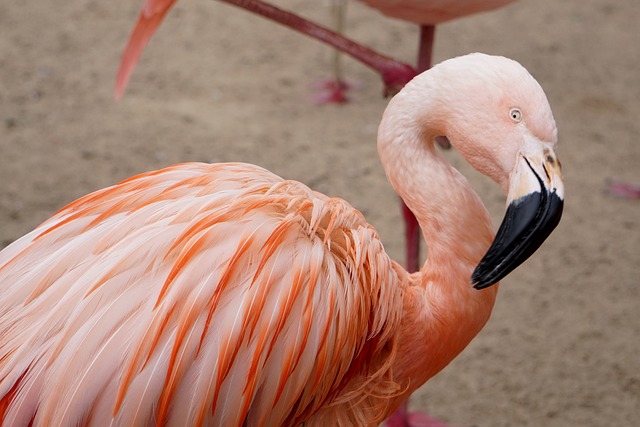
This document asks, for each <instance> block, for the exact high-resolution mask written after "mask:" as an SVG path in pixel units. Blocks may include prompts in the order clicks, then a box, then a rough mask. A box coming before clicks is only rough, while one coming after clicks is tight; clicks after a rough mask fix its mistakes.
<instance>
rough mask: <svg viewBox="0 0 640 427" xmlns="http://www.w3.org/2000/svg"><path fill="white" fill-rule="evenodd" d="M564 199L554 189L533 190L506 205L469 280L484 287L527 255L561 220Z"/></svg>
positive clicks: (473, 284) (534, 249) (492, 283)
mask: <svg viewBox="0 0 640 427" xmlns="http://www.w3.org/2000/svg"><path fill="white" fill-rule="evenodd" d="M563 204H564V203H563V200H562V199H561V198H560V197H559V196H558V195H557V194H556V193H555V192H551V193H532V194H530V195H528V196H526V197H525V198H523V199H522V200H520V201H519V202H517V203H514V204H512V205H510V206H509V208H508V209H507V213H506V215H505V220H504V221H503V223H502V225H501V226H500V229H499V230H498V233H497V235H496V239H495V241H494V242H493V244H492V245H491V247H490V248H489V250H488V251H487V253H486V255H485V256H484V258H483V259H482V260H481V261H480V263H479V264H478V266H477V267H476V269H475V270H474V272H473V274H472V275H471V284H472V286H473V287H474V288H475V289H485V288H488V287H490V286H492V285H494V284H496V283H498V282H499V281H500V280H501V279H502V278H504V277H505V276H506V275H507V274H509V273H510V272H511V271H513V270H514V269H515V268H516V267H518V266H519V265H520V264H522V263H523V262H524V261H525V260H526V259H527V258H529V257H530V256H531V255H532V254H533V253H534V252H535V251H536V250H537V249H538V248H539V247H540V245H542V243H543V242H544V241H545V240H546V238H547V237H549V235H550V234H551V232H552V231H553V230H554V228H555V227H556V226H557V225H558V223H559V222H560V217H561V216H562V208H563Z"/></svg>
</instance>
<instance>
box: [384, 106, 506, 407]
mask: <svg viewBox="0 0 640 427" xmlns="http://www.w3.org/2000/svg"><path fill="white" fill-rule="evenodd" d="M396 98H397V97H396ZM393 101H396V102H398V101H397V100H396V99H395V98H394V100H393ZM393 101H392V102H393ZM391 105H392V104H390V106H391ZM405 107H406V106H405ZM390 108H392V110H391V112H390V111H389V110H388V111H387V112H386V113H385V118H383V121H382V124H381V127H380V130H379V133H378V141H379V142H378V151H379V154H380V157H381V159H382V163H383V165H384V167H385V170H386V172H387V178H388V179H389V181H390V182H391V184H392V186H393V187H394V189H395V190H396V192H397V193H398V194H399V195H400V197H402V199H403V200H404V202H405V203H406V204H407V206H408V207H409V209H411V211H412V212H413V213H414V214H415V216H416V218H417V220H418V222H419V224H420V227H421V229H422V230H423V236H424V238H425V241H426V243H427V260H426V262H425V264H424V266H423V267H422V269H421V270H420V272H418V273H415V274H412V275H408V273H406V272H401V274H403V275H405V277H407V283H408V284H407V286H406V287H405V289H404V306H403V320H402V327H401V329H400V331H399V337H398V343H399V344H398V352H397V356H396V361H395V363H394V377H395V378H396V380H397V381H399V382H400V384H401V386H403V387H405V390H406V392H405V393H404V394H403V395H402V396H400V397H406V396H408V394H410V393H411V392H412V391H413V390H415V389H416V388H417V387H418V386H420V385H421V384H423V383H424V382H425V381H427V380H428V379H429V378H430V377H432V376H433V375H435V374H436V373H437V372H439V371H440V370H441V369H442V368H444V367H445V366H446V365H447V364H448V363H449V362H450V361H451V360H453V358H454V357H456V356H457V355H458V354H459V353H460V352H461V351H462V350H463V349H464V348H465V347H466V346H467V344H469V342H470V341H471V340H472V339H473V337H475V335H476V334H477V333H478V332H479V331H480V330H481V329H482V327H483V326H484V325H485V323H486V322H487V320H488V319H489V315H490V313H491V310H492V308H493V304H494V302H495V297H496V293H497V285H496V286H493V287H490V288H487V289H485V290H482V291H478V290H475V289H473V287H472V286H471V284H470V277H471V273H472V271H473V269H474V268H475V266H476V265H477V264H478V262H479V261H480V259H481V258H482V256H483V255H484V253H485V252H486V251H487V249H488V248H489V246H490V245H491V242H492V239H493V236H494V232H493V229H492V226H491V221H490V218H489V215H488V213H487V210H486V209H485V207H484V205H483V204H482V202H481V201H480V199H479V197H478V195H477V194H476V193H475V192H474V191H473V190H472V188H471V186H470V185H469V183H468V181H467V180H466V179H465V178H464V177H463V176H462V175H461V174H460V173H459V172H458V171H457V170H456V169H454V168H453V167H452V166H451V165H450V164H449V163H448V162H447V161H446V160H445V159H444V158H443V157H442V156H441V155H440V154H439V153H438V152H437V151H436V149H435V147H434V145H433V139H434V138H435V137H436V136H437V135H442V133H440V132H438V130H437V129H436V128H433V129H432V128H429V127H426V128H425V124H424V123H417V122H416V121H414V120H413V119H412V118H411V116H410V115H407V116H405V117H404V118H402V117H398V116H394V113H393V112H394V111H407V109H406V108H401V109H398V110H394V109H393V108H394V107H393V106H391V107H390ZM409 111H411V110H409ZM389 116H393V119H392V120H391V121H389V123H392V122H395V124H394V125H393V126H387V121H386V118H387V117H389ZM420 117H431V115H429V114H428V113H426V115H425V112H422V113H421V114H420ZM398 122H400V125H398ZM451 142H452V144H455V142H454V140H452V141H451ZM416 343H420V345H416ZM399 402H400V399H399V400H398V404H399Z"/></svg>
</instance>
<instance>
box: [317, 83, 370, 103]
mask: <svg viewBox="0 0 640 427" xmlns="http://www.w3.org/2000/svg"><path fill="white" fill-rule="evenodd" d="M359 87H360V85H359V84H355V83H347V82H345V81H342V80H339V79H338V80H318V81H316V82H314V83H313V88H314V89H315V93H314V94H313V96H312V97H311V101H312V102H313V103H314V104H345V103H347V102H349V97H348V96H347V92H348V91H349V90H350V89H357V88H359Z"/></svg>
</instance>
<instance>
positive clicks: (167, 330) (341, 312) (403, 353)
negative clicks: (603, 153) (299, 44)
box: [0, 54, 564, 426]
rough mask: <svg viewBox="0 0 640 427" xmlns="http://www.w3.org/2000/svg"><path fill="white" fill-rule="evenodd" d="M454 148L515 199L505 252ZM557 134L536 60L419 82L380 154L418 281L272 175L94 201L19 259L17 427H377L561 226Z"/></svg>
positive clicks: (237, 176) (5, 350) (185, 177)
mask: <svg viewBox="0 0 640 427" xmlns="http://www.w3.org/2000/svg"><path fill="white" fill-rule="evenodd" d="M489 88H491V89H492V90H489ZM443 135H444V136H446V137H447V138H448V139H449V141H451V144H452V145H453V146H454V147H456V149H457V150H458V151H459V152H460V153H461V154H462V155H463V156H464V157H465V158H466V159H467V160H468V161H469V162H470V164H471V165H473V166H474V167H475V168H476V169H478V170H479V171H481V172H482V173H484V174H486V175H488V176H489V177H491V178H492V179H493V180H494V181H495V182H497V183H498V184H499V185H500V186H501V187H502V189H503V190H504V191H505V192H506V193H507V211H506V214H505V220H504V222H503V224H502V225H501V226H500V229H499V230H498V232H497V235H495V238H494V233H493V231H492V227H491V221H490V218H489V215H488V213H487V211H486V209H485V207H484V206H483V204H482V202H481V201H480V199H479V197H478V196H477V194H475V193H474V191H473V190H472V188H471V186H470V185H469V183H468V182H467V181H466V180H465V179H464V178H463V177H462V175H461V174H460V173H459V172H457V171H456V170H455V169H454V168H453V167H452V166H451V165H449V164H448V162H447V161H446V160H445V159H444V158H443V157H442V156H441V155H440V154H439V153H438V152H437V151H436V150H435V148H434V139H435V138H436V137H439V136H443ZM556 140H557V131H556V127H555V122H554V119H553V115H552V113H551V109H550V107H549V104H548V102H547V99H546V96H545V94H544V92H543V91H542V89H541V88H540V86H539V85H538V83H537V82H536V81H535V80H534V79H533V77H531V76H530V75H529V73H528V72H527V71H526V70H525V69H524V68H523V67H522V66H520V65H519V64H518V63H517V62H515V61H512V60H509V59H506V58H502V57H493V56H487V55H482V54H472V55H467V56H463V57H459V58H454V59H451V60H448V61H445V62H443V63H441V64H440V65H437V66H435V67H434V68H432V69H431V70H429V71H427V72H425V73H423V74H421V75H419V76H418V77H416V78H415V79H414V80H413V81H412V82H410V83H409V84H407V85H406V87H405V88H404V89H402V91H401V92H400V93H399V94H398V95H396V96H395V97H394V98H393V99H392V100H391V101H390V103H389V106H388V108H387V109H386V111H385V112H384V114H383V117H382V121H381V124H380V127H379V132H378V152H379V154H380V158H381V161H382V164H383V167H384V169H385V172H386V174H387V177H388V179H389V181H390V182H391V184H392V186H393V188H394V189H395V190H396V192H397V193H398V194H399V195H400V197H402V199H403V200H404V201H405V202H406V203H407V205H408V206H409V207H410V208H411V209H412V211H413V212H414V213H415V214H416V216H417V218H418V220H419V222H420V225H421V227H422V230H423V233H424V237H425V239H426V240H427V242H428V244H429V248H430V250H429V258H428V260H427V261H426V262H425V264H424V265H423V267H422V269H421V270H420V271H419V272H417V273H413V274H410V273H408V272H407V271H406V270H405V269H403V268H402V267H401V266H400V265H398V264H397V263H395V262H393V261H392V260H391V259H390V258H389V256H388V255H387V254H386V253H385V252H384V249H383V247H382V243H381V242H380V239H379V237H378V234H377V233H376V231H375V230H374V229H373V228H372V227H371V226H370V225H369V224H368V223H367V222H366V221H365V219H364V218H363V216H362V214H360V213H359V212H358V211H357V210H355V209H353V208H352V207H351V206H350V205H349V204H348V203H347V202H345V201H343V200H341V199H336V198H329V197H327V196H324V195H322V194H320V193H317V192H314V191H312V190H310V189H309V188H307V187H306V186H304V185H303V184H301V183H298V182H295V181H286V180H283V179H281V178H279V177H277V176H275V175H273V174H272V173H270V172H268V171H266V170H264V169H262V168H259V167H257V166H253V165H248V164H242V163H229V164H213V165H210V164H201V163H189V164H181V165H175V166H171V167H168V168H166V169H163V170H159V171H154V172H149V173H145V174H142V175H138V176H135V177H133V178H130V179H128V180H125V181H123V182H121V183H119V184H117V185H114V186H112V187H108V188H105V189H103V190H100V191H97V192H95V193H92V194H89V195H87V196H85V197H82V198H80V199H78V200H76V201H75V202H73V203H71V204H69V205H68V206H66V207H64V208H62V209H61V210H60V211H59V212H58V213H56V214H55V215H54V216H53V217H52V218H50V219H49V220H47V221H45V222H44V223H43V224H42V225H40V226H39V227H37V228H36V229H35V230H33V231H32V232H30V233H28V234H27V235H25V236H24V237H22V238H21V239H19V240H17V241H16V242H14V243H13V244H11V245H9V246H8V247H7V248H5V249H4V250H3V251H2V252H0V292H1V293H2V298H1V299H0V420H2V424H3V425H5V426H26V425H33V426H43V425H57V426H72V425H73V426H75V425H87V426H91V425H107V424H109V425H121V426H130V425H152V424H155V425H169V426H173V425H176V426H177V425H179V426H184V425H191V426H199V425H218V426H220V425H224V426H243V425H251V426H266V425H270V426H272V425H300V424H302V423H304V425H308V426H327V425H336V426H347V425H362V426H365V425H366V426H373V425H375V424H377V423H378V422H380V421H382V420H383V419H385V418H386V417H388V416H389V415H390V414H391V413H392V412H393V411H394V410H395V409H396V408H397V407H398V405H400V403H401V402H402V400H403V399H404V398H406V397H407V396H408V395H409V394H411V393H412V392H413V391H414V390H415V389H416V388H417V387H419V386H420V385H421V384H423V383H424V382H425V381H427V380H428V379H429V378H430V377H432V376H433V375H434V374H436V373H437V372H438V371H440V370H441V369H443V368H444V367H445V366H446V365H447V364H448V363H449V362H450V361H451V360H452V359H453V358H454V357H455V356H456V355H457V354H458V353H459V352H460V351H462V350H463V349H464V348H465V346H466V345H467V344H468V343H469V342H470V340H471V339H473V337H474V336H475V335H476V334H477V333H478V332H479V331H480V329H481V328H482V327H483V326H484V324H485V323H486V321H487V320H488V318H489V316H490V313H491V310H492V307H493V304H494V301H495V298H496V293H497V290H498V286H497V285H495V284H496V283H497V282H498V281H499V280H500V279H502V278H503V277H504V276H505V275H507V274H508V273H509V272H510V271H512V270H513V269H514V268H516V267H517V266H518V265H519V264H521V263H522V262H523V261H524V260H525V259H526V258H527V257H529V256H530V255H531V254H532V253H533V252H534V251H535V250H536V249H537V248H538V247H539V246H540V245H541V244H542V242H543V241H544V240H545V239H546V237H547V236H548V235H549V234H550V233H551V232H552V230H553V229H554V227H555V226H556V225H557V223H558V221H559V219H560V215H561V212H562V205H563V198H564V195H563V193H564V190H563V184H562V176H561V171H560V163H559V161H558V160H557V158H556V156H555V154H554V148H555V145H556ZM492 285H495V286H492Z"/></svg>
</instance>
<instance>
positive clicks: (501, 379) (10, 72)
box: [0, 0, 640, 426]
mask: <svg viewBox="0 0 640 427" xmlns="http://www.w3.org/2000/svg"><path fill="white" fill-rule="evenodd" d="M140 4H141V2H140V1H138V0H114V1H109V2H105V1H97V0H75V1H66V2H42V1H35V0H25V1H21V2H12V1H8V0H2V1H0V246H5V245H6V244H8V243H10V242H11V241H13V240H14V239H16V238H18V237H20V236H21V235H22V234H24V233H26V232H27V231H29V230H30V229H32V228H33V227H34V226H36V225H37V224H38V223H39V222H41V221H42V220H44V219H46V218H47V217H49V216H50V215H51V214H52V213H53V212H54V211H55V210H57V209H58V208H60V207H62V206H63V205H64V204H66V203H68V202H70V201H72V200H73V199H75V198H77V197H79V196H81V195H83V194H86V193H88V192H90V191H92V190H95V189H98V188H101V187H104V186H107V185H109V184H112V183H115V182H117V181H119V180H121V179H124V178H126V177H128V176H130V175H133V174H135V173H138V172H142V171H146V170H151V169H156V168H160V167H163V166H166V165H169V164H173V163H178V162H183V161H208V162H213V161H246V162H252V163H257V164H260V165H262V166H265V167H267V168H269V169H270V170H272V171H274V172H275V173H277V174H279V175H281V176H284V177H287V178H293V179H298V180H301V181H303V182H305V183H306V184H308V185H310V186H313V187H314V188H316V189H318V190H320V191H323V192H325V193H327V194H330V195H333V196H341V197H344V198H346V199H347V200H349V201H350V202H351V203H352V204H353V205H354V206H356V207H357V208H359V209H360V210H362V211H363V212H364V214H365V215H366V216H367V218H368V219H369V220H370V222H371V223H373V224H374V225H375V226H376V227H377V228H378V230H379V231H380V233H381V235H382V238H383V240H384V242H385V245H386V247H387V250H388V251H389V252H390V254H391V255H392V256H393V257H394V258H395V259H398V260H402V257H403V246H402V242H403V238H402V225H401V222H400V220H399V212H398V209H397V208H396V203H397V201H396V197H395V195H394V193H393V192H392V190H391V188H390V187H389V185H388V184H387V182H386V180H385V178H384V175H383V173H382V169H381V167H380V165H379V162H378V159H377V155H376V148H375V132H376V128H377V123H378V120H379V117H380V115H381V112H382V111H383V109H384V107H385V105H386V100H384V99H383V98H382V97H381V89H382V87H381V83H380V81H379V79H378V77H377V76H376V75H375V74H373V73H372V72H371V71H369V70H368V69H365V68H364V67H363V66H361V65H360V64H358V63H355V62H353V61H351V60H346V61H345V72H346V74H347V77H348V79H350V80H353V81H357V82H359V84H360V85H361V88H360V89H359V90H357V91H355V92H353V93H352V102H351V103H350V104H347V105H341V106H336V105H327V106H317V105H314V104H312V103H310V102H308V99H309V96H310V93H311V89H310V82H311V81H312V80H314V79H319V78H323V77H326V76H329V75H330V72H331V69H330V63H331V57H332V53H331V50H329V49H328V48H325V47H324V46H322V45H320V44H318V43H316V42H314V41H312V40H309V39H306V38H303V37H302V36H299V35H297V34H295V33H293V32H291V31H290V30H287V29H284V28H280V27H278V26H275V25H273V24H271V23H269V22H266V21H264V20H262V19H260V18H257V17H255V16H253V15H250V14H248V13H246V12H243V11H240V10H236V9H235V8H232V7H229V6H227V5H224V4H219V3H217V2H215V1H210V0H189V1H187V0H184V1H181V2H179V4H178V5H177V6H176V8H175V9H174V10H173V11H172V13H170V15H169V16H168V19H167V21H166V22H165V24H164V25H163V27H162V28H161V30H160V32H159V34H157V36H156V37H155V38H154V40H153V41H152V43H151V44H150V45H149V46H148V49H147V51H146V52H145V55H144V56H143V59H142V62H141V64H140V65H139V67H138V69H137V70H136V72H135V73H134V76H133V81H132V83H131V85H130V87H129V90H128V91H127V93H126V94H125V96H124V98H123V99H122V100H121V101H120V102H118V103H116V102H114V100H113V87H114V75H115V71H116V67H117V64H118V61H119V57H120V54H121V51H122V49H123V47H124V44H125V41H126V39H127V37H128V34H129V31H130V29H131V27H132V25H133V23H134V20H135V18H136V16H137V13H138V8H139V6H140ZM280 4H282V5H286V7H288V8H290V9H292V10H295V11H298V12H300V13H302V14H304V15H305V16H307V17H310V18H312V19H315V20H318V21H320V22H324V23H327V24H330V23H331V19H330V13H329V8H328V2H326V1H319V2H313V1H309V0H304V1H303V0H298V1H288V2H285V1H281V2H280ZM639 23H640V6H639V5H638V3H637V1H636V0H618V1H612V0H611V1H604V0H590V1H578V0H566V1H555V0H539V1H532V0H530V1H519V2H518V3H516V4H514V5H512V6H509V7H507V8H504V9H502V10H500V11H496V12H492V13H487V14H482V15H477V16H474V17H470V18H466V19H462V20H458V21H455V22H452V23H449V24H444V25H442V26H440V27H439V28H438V30H437V34H436V38H437V40H436V47H435V60H436V62H438V61H440V60H443V59H446V58H449V57H452V56H456V55H459V54H463V53H468V52H473V51H481V52H485V53H493V54H501V55H505V56H508V57H511V58H513V59H516V60H518V61H520V62H521V63H522V64H523V65H524V66H525V67H527V68H528V69H529V71H530V72H531V73H532V74H533V75H534V76H535V77H536V78H537V79H538V81H539V82H540V83H541V85H542V86H543V87H544V89H545V91H546V93H547V95H548V97H549V100H550V103H551V105H552V108H553V110H554V114H555V118H556V121H557V123H558V127H559V130H560V147H559V149H558V152H557V153H558V155H559V156H560V159H561V161H562V163H563V166H564V174H565V184H566V204H565V214H564V217H563V220H562V222H561V224H560V226H559V228H558V229H557V230H556V232H555V233H554V234H553V235H552V236H551V238H550V239H549V240H548V241H547V242H546V243H545V244H544V245H543V247H542V248H541V249H540V250H539V251H538V253H536V254H535V255H534V256H533V257H532V258H531V259H530V260H529V261H528V262H527V263H525V265H523V266H522V267H520V268H519V269H518V270H517V271H515V272H514V273H513V274H511V275H510V276H509V277H508V278H507V279H505V280H504V281H503V286H502V289H501V292H500V295H499V298H498V301H497V305H496V307H495V311H494V314H493V316H492V319H491V321H490V322H489V324H488V325H487V327H486V328H485V329H484V331H483V332H482V333H481V334H480V335H479V336H478V337H477V339H476V340H475V341H474V342H473V343H472V344H471V345H470V346H469V347H468V349H467V350H466V351H465V352H464V353H463V354H462V355H461V356H460V357H459V358H458V359H456V360H455V361H454V362H453V363H452V364H451V365H450V366H449V367H448V368H447V369H446V370H445V371H444V372H443V373H441V374H440V375H439V376H437V377H436V378H434V379H433V380H432V381H430V382H429V383H428V384H427V385H426V386H425V387H423V389H421V390H420V392H419V393H418V394H417V395H416V397H414V399H413V405H414V406H415V407H421V408H425V409H427V410H428V411H429V412H430V413H431V414H434V415H436V416H439V417H441V418H443V419H445V420H447V421H449V422H451V423H453V424H456V425H467V426H470V425H476V426H605V425H611V426H632V425H638V424H637V423H638V422H640V421H639V420H640V339H639V333H640V292H639V289H640V283H639V282H640V236H639V232H640V201H637V200H635V201H633V200H624V199H618V198H613V197H611V196H608V195H607V194H605V192H604V188H605V184H606V180H607V179H609V178H621V179H626V180H630V181H633V182H636V183H638V184H640V148H639V147H640V146H639V145H638V144H639V142H640V141H639V139H640V84H639V83H640V72H639V69H640V31H639V30H638V24H639ZM347 27H348V29H347V35H348V36H350V37H353V38H355V39H357V40H359V41H361V42H363V43H365V44H367V45H369V46H371V47H373V48H375V49H378V50H380V51H383V52H386V53H389V54H393V55H394V56H396V57H398V58H399V59H401V60H403V61H406V62H413V61H414V56H415V50H416V42H417V29H416V28H415V27H414V26H412V25H409V24H406V23H403V22H399V21H394V20H391V19H387V18H385V17H383V16H381V15H379V14H378V13H377V12H375V11H372V10H370V9H368V8H366V7H364V6H362V5H360V4H358V3H355V2H351V3H350V5H349V11H348V17H347ZM447 156H448V157H449V158H451V159H452V162H454V164H456V165H457V166H459V167H460V168H461V169H462V170H463V171H464V172H465V173H467V174H468V175H469V176H470V178H471V179H472V180H473V183H474V186H475V187H476V188H477V190H478V192H479V193H480V194H481V196H482V197H483V200H485V203H486V204H487V206H488V207H489V209H490V211H491V213H492V215H493V216H494V219H495V223H496V225H497V224H498V222H499V220H500V218H501V215H502V213H503V209H504V196H503V195H502V194H501V192H500V190H499V189H498V188H497V187H496V186H495V185H493V184H492V183H490V182H488V181H487V180H486V179H485V178H484V177H481V176H479V175H478V174H476V173H473V172H471V171H469V168H468V167H467V166H466V164H464V163H463V162H462V161H461V160H460V159H459V158H458V157H457V155H456V154H455V153H449V154H447Z"/></svg>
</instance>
